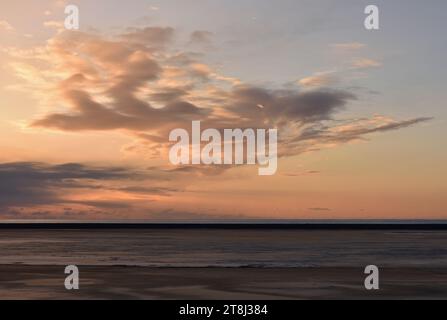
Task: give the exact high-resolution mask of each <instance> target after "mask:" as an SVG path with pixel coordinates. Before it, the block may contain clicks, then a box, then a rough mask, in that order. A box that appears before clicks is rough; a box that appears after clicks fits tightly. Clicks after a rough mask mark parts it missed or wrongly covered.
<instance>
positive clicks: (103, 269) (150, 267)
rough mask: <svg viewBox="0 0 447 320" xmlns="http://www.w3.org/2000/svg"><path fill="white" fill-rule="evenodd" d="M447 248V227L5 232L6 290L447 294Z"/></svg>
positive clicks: (263, 296) (188, 295) (69, 295)
mask: <svg viewBox="0 0 447 320" xmlns="http://www.w3.org/2000/svg"><path fill="white" fill-rule="evenodd" d="M446 248H447V232H446V231H443V230H435V231H430V230H422V231H421V230H419V231H418V230H370V231H365V230H268V229H267V230H250V229H245V230H219V229H216V230H195V229H188V230H183V229H178V230H157V229H138V230H125V229H123V230H107V229H103V230H60V229H57V228H53V229H51V230H29V229H27V230H0V250H1V252H2V255H1V258H0V297H1V298H2V299H149V300H150V299H166V300H171V299H192V300H195V299H231V300H246V299H255V300H258V299H260V300H271V299H429V298H431V299H445V298H447V259H446V257H447V255H446ZM371 264H374V265H377V266H378V267H379V270H380V290H371V291H369V290H366V289H365V287H364V280H365V277H366V276H367V275H365V274H364V269H365V267H366V266H367V265H371ZM67 265H76V266H77V267H78V268H79V277H80V288H79V290H72V291H69V290H66V289H65V286H64V281H65V277H66V276H67V275H65V273H64V269H65V266H67Z"/></svg>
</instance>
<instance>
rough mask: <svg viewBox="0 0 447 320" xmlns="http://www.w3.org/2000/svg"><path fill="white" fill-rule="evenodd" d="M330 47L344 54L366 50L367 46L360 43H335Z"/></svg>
mask: <svg viewBox="0 0 447 320" xmlns="http://www.w3.org/2000/svg"><path fill="white" fill-rule="evenodd" d="M330 46H331V47H332V48H333V49H335V50H337V51H343V52H352V51H357V50H360V49H363V48H366V44H364V43H360V42H347V43H334V44H331V45H330Z"/></svg>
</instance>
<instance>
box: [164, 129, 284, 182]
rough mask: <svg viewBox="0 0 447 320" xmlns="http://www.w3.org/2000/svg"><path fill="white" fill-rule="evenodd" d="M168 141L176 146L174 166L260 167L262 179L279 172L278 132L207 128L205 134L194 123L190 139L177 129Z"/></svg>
mask: <svg viewBox="0 0 447 320" xmlns="http://www.w3.org/2000/svg"><path fill="white" fill-rule="evenodd" d="M222 131H223V134H222ZM190 138H191V139H190ZM267 139H268V150H267V148H266V140H267ZM169 141H170V142H176V143H175V144H174V145H173V146H172V147H171V150H170V151H169V160H170V162H171V163H172V164H174V165H189V164H192V165H199V164H205V165H211V164H213V165H243V164H246V165H259V166H260V168H259V169H258V173H259V175H261V176H271V175H274V174H275V173H276V170H277V168H278V156H277V153H278V147H277V143H278V130H277V129H268V130H266V129H245V130H242V129H223V130H220V131H219V130H217V129H213V128H208V129H206V130H204V131H203V132H202V131H201V128H200V121H193V122H192V128H191V137H190V135H189V133H188V131H187V130H185V129H180V128H178V129H174V130H172V131H171V133H170V134H169ZM203 143H206V144H205V145H204V146H203V148H202V144H203ZM244 151H245V152H244Z"/></svg>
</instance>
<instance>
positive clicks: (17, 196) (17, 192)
mask: <svg viewBox="0 0 447 320" xmlns="http://www.w3.org/2000/svg"><path fill="white" fill-rule="evenodd" d="M156 174H160V173H159V172H156V169H152V170H150V171H149V170H146V171H142V170H134V169H129V168H123V167H93V166H87V165H83V164H78V163H69V164H62V165H50V164H45V163H33V162H18V163H3V164H0V208H2V209H5V208H14V207H33V206H36V205H57V204H59V205H63V204H65V205H69V204H82V205H87V206H93V207H98V208H127V207H129V206H130V205H129V203H126V202H117V201H107V200H104V201H100V200H98V201H87V200H82V201H81V200H80V201H77V200H76V201H75V200H69V199H68V198H66V195H67V194H70V193H72V192H74V189H97V190H108V191H123V192H126V193H145V194H147V195H150V194H157V195H168V194H169V193H170V192H174V191H175V190H174V189H172V188H164V187H160V188H158V187H154V186H153V187H144V186H142V184H143V185H144V183H145V182H144V181H145V180H148V179H154V177H156ZM158 179H161V178H160V177H158ZM114 181H118V182H119V184H118V185H119V186H115V185H114V184H113V183H112V184H110V185H104V184H103V183H104V182H114ZM126 183H128V184H129V186H126ZM133 183H137V186H135V185H134V184H133Z"/></svg>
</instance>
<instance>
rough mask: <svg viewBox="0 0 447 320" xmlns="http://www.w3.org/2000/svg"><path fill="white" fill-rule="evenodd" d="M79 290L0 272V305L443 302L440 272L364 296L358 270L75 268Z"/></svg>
mask: <svg viewBox="0 0 447 320" xmlns="http://www.w3.org/2000/svg"><path fill="white" fill-rule="evenodd" d="M79 270H80V279H81V280H80V289H79V290H75V291H68V290H66V289H65V287H64V279H65V275H64V268H63V267H60V266H20V265H14V266H4V265H3V266H0V296H1V297H2V299H12V300H17V299H19V300H21V299H94V300H101V299H120V300H121V299H145V300H153V299H163V300H174V299H181V300H196V299H200V300H201V299H205V300H209V299H211V300H215V299H217V300H276V299H286V300H291V299H293V300H295V299H445V298H446V297H447V270H446V269H434V268H423V269H384V270H383V271H382V273H381V289H380V290H378V291H367V290H365V288H364V286H363V279H364V275H363V270H362V269H359V268H293V269H291V268H286V269H278V268H277V269H274V268H271V269H249V268H246V269H234V268H207V269H203V268H166V269H160V268H147V267H119V266H115V267H98V266H79Z"/></svg>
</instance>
